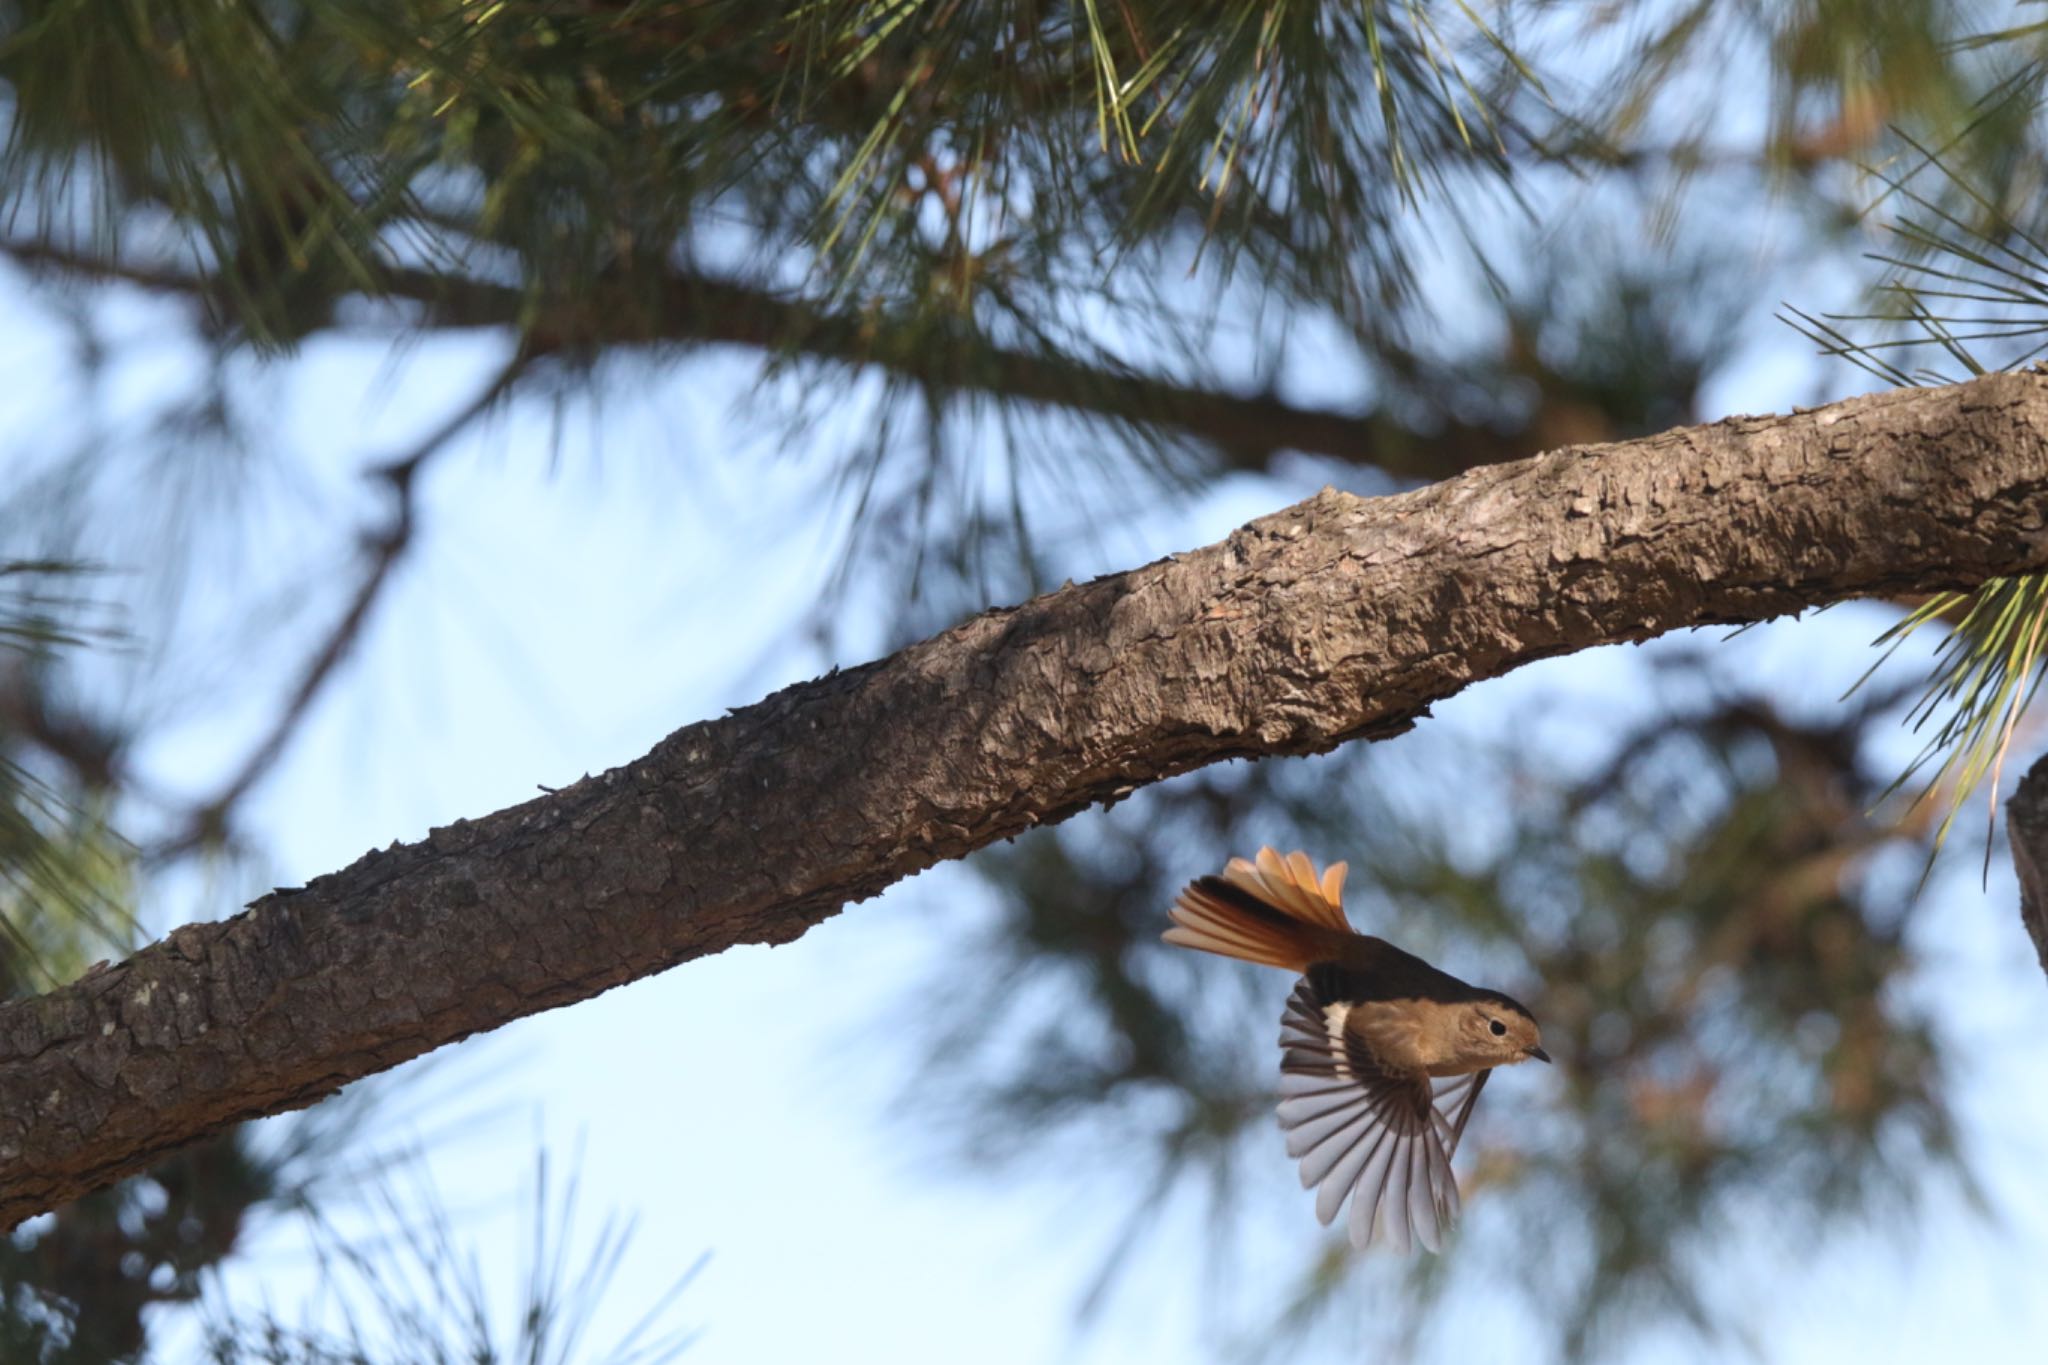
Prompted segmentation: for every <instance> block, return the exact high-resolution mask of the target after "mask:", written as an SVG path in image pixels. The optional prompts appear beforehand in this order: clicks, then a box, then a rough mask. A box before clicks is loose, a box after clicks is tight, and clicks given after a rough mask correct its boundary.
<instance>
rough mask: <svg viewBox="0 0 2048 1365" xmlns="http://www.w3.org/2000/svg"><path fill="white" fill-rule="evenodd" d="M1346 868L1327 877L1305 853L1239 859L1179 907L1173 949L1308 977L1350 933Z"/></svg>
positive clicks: (1264, 852) (1204, 880) (1170, 935)
mask: <svg viewBox="0 0 2048 1365" xmlns="http://www.w3.org/2000/svg"><path fill="white" fill-rule="evenodd" d="M1344 873H1345V865H1344V864H1343V863H1332V864H1330V866H1329V867H1328V868H1327V869H1325V870H1324V871H1323V873H1322V875H1321V876H1318V875H1317V874H1316V869H1315V864H1313V863H1311V862H1310V861H1309V858H1308V855H1307V854H1305V853H1295V854H1292V855H1290V856H1288V857H1286V858H1282V857H1281V856H1280V855H1279V854H1278V853H1276V852H1274V851H1273V850H1272V849H1270V848H1262V849H1260V850H1259V857H1258V861H1257V862H1252V861H1249V860H1247V859H1244V858H1232V859H1231V860H1230V865H1229V866H1228V867H1226V868H1225V869H1224V872H1223V875H1222V876H1220V877H1201V878H1198V879H1196V880H1195V881H1193V882H1191V883H1189V884H1188V887H1187V889H1186V890H1184V891H1182V892H1181V893H1180V896H1179V898H1178V899H1176V900H1175V901H1174V903H1173V909H1172V911H1171V912H1170V913H1171V915H1172V918H1173V927H1172V928H1171V929H1168V930H1167V931H1166V933H1165V935H1164V937H1165V939H1166V941H1167V942H1168V943H1177V944H1179V945H1181V946H1182V947H1185V948H1199V949H1201V950H1202V951H1204V952H1209V953H1220V954H1221V955H1222V956H1224V957H1234V958H1239V959H1241V960H1243V961H1245V962H1258V963H1262V964H1264V965H1266V966H1269V967H1285V968H1288V969H1289V970H1292V971H1303V970H1305V969H1306V968H1307V967H1308V965H1309V964H1310V963H1311V962H1315V961H1317V960H1319V959H1321V958H1324V957H1327V956H1329V955H1330V954H1331V952H1332V951H1333V946H1334V945H1335V944H1336V943H1337V942H1339V941H1340V940H1341V938H1342V937H1343V936H1344V935H1347V934H1349V933H1350V932H1351V923H1350V921H1349V920H1347V919H1345V917H1344V899H1343V898H1344Z"/></svg>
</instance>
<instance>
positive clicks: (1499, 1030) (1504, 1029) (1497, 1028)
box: [1486, 1019, 1508, 1038]
mask: <svg viewBox="0 0 2048 1365" xmlns="http://www.w3.org/2000/svg"><path fill="white" fill-rule="evenodd" d="M1486 1026H1487V1027H1488V1028H1490V1029H1492V1030H1493V1036H1494V1037H1496V1038H1505V1037H1507V1036H1508V1026H1507V1025H1506V1024H1503V1023H1502V1022H1501V1021H1500V1020H1498V1019H1489V1020H1487V1021H1486Z"/></svg>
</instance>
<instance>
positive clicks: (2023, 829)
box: [2005, 755, 2048, 972]
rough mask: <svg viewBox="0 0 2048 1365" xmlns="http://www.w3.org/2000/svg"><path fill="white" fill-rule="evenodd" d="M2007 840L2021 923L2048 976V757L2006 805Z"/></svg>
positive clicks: (2039, 761)
mask: <svg viewBox="0 0 2048 1365" xmlns="http://www.w3.org/2000/svg"><path fill="white" fill-rule="evenodd" d="M2005 837H2006V838H2007V839H2008V840H2009V841H2010V842H2011V843H2012V865H2013V870H2014V871H2016V872H2018V873H2019V878H2020V923H2021V924H2023V925H2025V926H2026V929H2027V937H2029V938H2031V939H2033V940H2034V952H2035V954H2036V955H2037V956H2038V957H2039V958H2040V959H2041V970H2042V971H2044V972H2048V755H2044V756H2043V757H2041V758H2038V759H2035V760H2034V766H2033V767H2031V768H2029V769H2027V775H2026V776H2025V777H2023V778H2021V779H2020V785H2019V787H2018V788H2017V789H2016V790H2014V792H2013V794H2012V798H2011V799H2010V800H2008V801H2007V802H2006V803H2005Z"/></svg>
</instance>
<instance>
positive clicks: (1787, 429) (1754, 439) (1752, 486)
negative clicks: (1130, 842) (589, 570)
mask: <svg viewBox="0 0 2048 1365" xmlns="http://www.w3.org/2000/svg"><path fill="white" fill-rule="evenodd" d="M2044 518H2048V381H2044V380H2043V379H2042V378H2040V377H2037V376H2034V375H2000V376H1993V377H1990V378H1986V379H1980V380H1977V381H1974V382H1972V383H1969V384H1964V385H1958V386H1955V387H1951V388H1945V389H1933V390H1914V391H1902V392H1897V393H1889V394H1880V395H1876V396H1872V397H1868V398H1859V399H1853V400H1850V401H1848V402H1845V403H1839V404H1835V405H1832V406H1829V407H1826V408H1820V409H1817V410H1814V411H1811V412H1804V413H1795V414H1793V415H1791V416H1786V417H1765V418H1748V417H1744V418H1733V419H1730V420H1728V421H1724V422H1720V423H1716V424H1714V425H1711V426H1704V427H1694V428H1686V429H1682V430H1678V431H1672V432H1667V433H1665V434H1663V435H1661V436H1656V437H1651V438H1648V439H1645V440H1638V441H1630V442H1625V443H1619V444H1614V445H1605V446H1589V447H1574V448H1568V449H1565V450H1561V451H1557V452H1553V453H1551V454H1547V455H1542V456H1538V457H1536V458H1534V459H1528V460H1522V461H1519V462H1515V463H1512V464H1504V465H1496V466H1491V467H1487V468H1482V469H1477V470H1474V471H1471V472H1469V473H1466V474H1463V475H1461V476H1459V477H1457V478H1454V479H1451V480H1448V481H1446V482H1444V483H1440V484H1436V485H1434V486H1432V487H1429V488H1425V489H1422V490H1420V491H1417V492H1414V493H1408V494H1403V495H1401V496H1398V497H1390V498H1378V499H1369V500H1368V499H1360V498H1355V497H1351V496H1348V495H1345V494H1340V493H1336V492H1331V491H1327V490H1326V491H1325V492H1323V493H1321V494H1318V495H1317V496H1315V497H1313V498H1310V499H1309V500H1307V501H1306V502H1303V503H1300V504H1298V505H1296V506H1294V507H1291V508H1288V509H1286V510H1285V511H1282V512H1278V513H1275V514H1273V515H1272V516H1268V517H1264V518H1262V519H1260V520H1258V521H1255V522H1253V523H1251V524H1250V525H1248V526H1245V527H1243V528H1242V529H1240V530H1238V531H1236V532H1235V533H1233V534H1232V535H1231V536H1229V537H1228V538H1227V539H1225V540H1224V541H1222V542H1221V543H1219V544H1216V545H1211V546H1207V547H1205V548H1203V549H1200V550H1196V551H1193V552H1191V553H1188V554H1184V555H1176V556H1173V557H1171V558H1169V559H1165V560H1162V561H1160V562H1158V563H1155V564H1150V565H1147V566H1145V567H1143V568H1140V569H1134V570H1132V571H1130V572H1127V573H1120V574H1114V575H1111V576H1109V577H1106V578H1101V579H1097V580H1096V581H1094V582H1092V583H1087V584H1081V585H1078V586H1069V587H1066V588H1063V589H1061V590H1060V591H1058V592H1054V593H1049V594H1047V595H1045V596H1043V597H1040V598H1037V599H1035V600H1033V601H1030V602H1027V603H1025V604H1023V605H1022V606H1019V607H1014V608H1010V609H1006V610H1000V611H990V612H986V613H984V614H982V615H980V616H977V617H974V618H972V619H971V620H968V621H966V622H964V623H962V624H961V625H959V626H957V627H955V628H953V629H952V630H949V631H947V632H945V633H944V634H942V635H939V636H936V637H934V638H932V639H930V640H927V641H925V642H923V643H921V644H918V645H914V646H912V647H911V648H909V649H906V650H903V651H902V652H901V653H898V654H896V655H893V656H891V657H890V658H887V659H884V660H881V661H879V662H877V663H873V664H869V665H866V666H864V667H861V668H856V669H849V670H846V671H843V672H835V673H833V674H831V675H829V676H827V677H823V678H819V679H816V680H814V681H812V682H808V683H803V684H800V685H798V686H795V687H790V688H787V689H785V690H783V691H781V692H779V693H776V694H775V695H774V696H771V697H769V698H767V699H766V700H764V701H762V702H760V703H758V704H756V705H753V706H750V707H747V708H745V709H743V710H740V711H736V712H734V713H733V714H731V715H729V716H727V717H725V718H723V719H719V720H713V721H705V722H701V723H699V724H696V725H691V726H688V727H686V728H684V729H682V730H679V731H677V732H676V733H675V734H673V735H671V736H669V737H668V738H667V739H665V740H663V741H662V742H661V743H660V744H658V745H657V746H655V748H654V749H653V751H652V752H650V753H648V754H647V755H646V756H645V757H644V758H641V759H639V760H637V761H635V762H633V763H630V764H628V765H626V766H625V767H623V768H619V769H615V770H613V771H611V772H608V773H605V774H603V775H601V776H598V777H593V778H586V779H585V780H583V781H581V782H579V783H577V784H576V785H574V786H572V787H568V788H566V789H564V790H562V791H560V792H557V793H553V794H551V795H548V796H545V797H543V798H541V799H539V800H535V801H529V802H527V803H525V804H524V805H520V806H515V807H513V808H511V809H509V810H503V811H499V812H498V813H496V814H494V815H490V816H486V817H484V818H483V819H481V820H476V821H459V822H457V823H456V824H455V825H453V826H451V827H449V828H445V829H437V830H434V831H432V832H431V833H430V834H429V835H428V837H427V838H426V839H424V840H422V841H420V842H418V843H415V844H408V845H396V844H394V845H393V846H392V847H390V848H389V849H386V850H384V851H382V852H373V853H370V854H367V855H365V856H364V857H363V858H362V859H360V860H359V861H357V862H356V863H354V864H353V865H351V866H349V867H347V868H344V869H342V870H341V871H339V872H336V873H333V874H331V875H329V876H325V877H321V878H319V879H317V880H315V881H314V882H313V883H312V884H311V885H309V886H306V887H304V888H302V889H298V890H294V891H288V892H283V891H281V892H274V893H272V894H271V895H269V896H266V897H264V898H263V899H262V900H260V901H257V902H256V903H255V904H254V905H252V906H250V907H249V909H248V910H246V911H245V912H243V913H242V914H240V915H237V916H235V917H234V918H232V919H229V920H226V921H224V922H221V923H213V924H193V925H186V926H184V927H183V928H180V929H178V930H176V931H174V932H173V933H171V934H170V935H169V937H167V938H165V939H164V940H162V941H161V942H158V943H156V944H153V945H151V946H150V947H148V948H145V949H143V950H142V951H141V952H139V953H137V954H135V955H134V956H133V957H131V958H129V959H128V960H127V961H125V962H122V963H120V964H118V965H116V966H113V967H111V968H108V969H106V970H104V971H100V972H96V973H94V974H93V975H91V976H88V977H87V978H85V979H83V980H81V981H78V982H75V983H73V984H72V985H70V986H67V987H64V988H62V989H60V990H56V991H53V992H51V993H49V994H48V995H45V996H41V997H38V998H35V999H31V1000H25V1001H20V1002H17V1003H15V1004H12V1005H9V1006H6V1007H5V1008H4V1009H0V1224H5V1225H12V1224H14V1223H16V1222H18V1221H19V1220H21V1219H22V1218H24V1217H27V1216H29V1215H31V1214H34V1213H36V1212H39V1211H41V1210H43V1209H47V1208H50V1207H52V1206H53V1205H55V1204H58V1203H61V1202H63V1201H65V1200H68V1199H71V1198H73V1197H75V1196H77V1195H79V1194H81V1193H83V1192H84V1191H86V1190H89V1189H92V1188H95V1187H97V1186H100V1185H104V1184H107V1183H109V1182H111V1181H113V1180H114V1179H116V1178H118V1177H120V1176H123V1175H126V1174H129V1173H131V1172H134V1171H138V1170H141V1169H143V1168H144V1167H146V1166H147V1165H148V1164H149V1163H150V1162H152V1161H153V1160H155V1159H156V1158H158V1157H160V1156H161V1155H163V1154H164V1153H166V1152H169V1151H171V1150H172V1149H174V1148H177V1147H180V1146H182V1145H184V1144H186V1143H188V1142H191V1141H193V1140H194V1139H196V1138H199V1137H202V1136H204V1135H206V1134H208V1133H212V1132H215V1131H217V1130H219V1129H220V1128H222V1127H224V1126H225V1125H228V1124H230V1123H234V1122H237V1121H240V1120H243V1119H250V1118H255V1117H258V1116H260V1115H264V1114H274V1113H278V1112H280V1111H283V1110H287V1109H291V1108H295V1107H298V1106H302V1105H306V1104H310V1103H312V1102H313V1101H315V1100H317V1099H320V1098H321V1097H322V1096H324V1095H327V1094H329V1093H331V1092H333V1091H334V1090H335V1089H337V1088H338V1087H340V1086H342V1085H345V1084H346V1083H348V1082H349V1081H351V1080H355V1079H358V1078H360V1077H363V1076H367V1075H370V1074H372V1073H374V1072H377V1071H381V1070H383V1069H385V1068H388V1067H391V1066H395V1065H397V1064H398V1063H400V1062H402V1061H405V1060H406V1059H408V1058H411V1057H415V1056H418V1055H419V1054H421V1053H423V1052H426V1051H428V1050H430V1049H432V1048H435V1047H438V1046H440V1045H442V1044H444V1043H449V1042H453V1041H455V1040H456V1039H458V1038H462V1037H466V1036H467V1035H469V1034H472V1033H476V1032H480V1031H482V1030H485V1029H490V1028H495V1027H497V1026H498V1025H501V1024H504V1023H506V1022H508V1021H510V1020H512V1019H515V1018H519V1017H521V1016H523V1015H527V1014H532V1013H535V1012H537V1011H539V1010H543V1009H549V1008H552V1007H554V1006H557V1005H566V1004H569V1003H571V1002H573V1001H576V1000H582V999H586V998H588V997H590V996H592V995H595V994H597V993H598V992H600V991H602V990H605V989H607V988H608V987H611V986H616V985H619V984H621V983H623V982H627V981H631V980H634V979H636V978H638V977H642V976H646V975H649V974H651V973H653V972H657V971H660V970H662V969H664V968H667V967H671V966H674V965H675V964H677V963H679V962H684V961H687V960H689V959H690V958H693V957H699V956H702V955H704V954H708V953H715V952H718V951H720V950H722V949H724V948H727V947H730V946H732V945H733V944H736V943H782V942H787V941H789V940H791V939H794V938H796V937H797V936H798V935H800V934H802V933H803V932H804V931H805V930H806V929H808V928H809V927H810V926H811V925H813V924H816V923H817V922H818V921H820V920H822V919H824V918H825V917H827V916H829V915H831V914H833V913H834V912H836V911H837V910H838V909H839V908H840V907H841V906H843V905H845V904H846V903H847V902H848V901H852V900H858V899H861V898H863V897H866V896H871V895H874V894H875V893H876V892H878V891H880V890H881V889H882V888H884V887H885V886H888V885H889V884H890V883H892V882H895V881H897V880H900V879H901V878H903V877H906V876H909V875H910V874H912V873H914V872H916V871H918V870H920V869H922V868H925V867H928V866H930V865H931V864H933V863H935V862H937V861H939V860H940V859H944V858H957V857H959V856H961V855H963V854H965V853H967V852H969V851H971V850H973V849H976V848H979V847H981V846H983V845H985V844H988V843H991V842H993V841H995V840H997V839H1003V838H1007V837H1009V836H1012V835H1015V834H1018V833H1020V832H1022V831H1024V830H1026V829H1029V828H1030V827H1031V826H1033V825H1037V824H1044V823H1048V822H1051V821H1055V820H1060V819H1064V818H1065V817H1067V816H1069V815H1072V814H1074V813H1075V812H1076V811H1079V810H1082V809H1085V808H1086V807H1088V806H1090V805H1092V804H1094V803H1096V802H1100V801H1105V800H1110V799H1114V798H1116V797H1118V796H1121V795H1123V794H1125V793H1128V792H1130V791H1131V790H1133V789H1134V788H1136V787H1139V786H1142V785H1144V784H1145V783H1148V782H1154V781H1157V780H1159V779H1160V778H1163V777H1167V776H1170V775H1172V774H1175V773H1180V772H1186V771H1188V770H1189V769H1192V768H1196V767H1200V766H1202V765H1204V764H1208V763H1214V762H1217V761H1219V760H1222V759H1228V758H1239V757H1252V756H1259V755H1269V754H1305V753H1315V752H1319V751H1322V750H1326V749H1329V748H1332V747H1334V746H1335V745H1337V744H1340V743H1342V742H1344V741H1345V740H1348V739H1355V738H1361V737H1377V736H1382V735H1388V734H1393V733H1396V732H1398V731H1400V730H1403V729H1406V728H1407V727H1409V726H1410V725H1412V724H1413V723H1414V722H1415V720H1416V719H1417V718H1418V717H1420V716H1422V715H1424V714H1425V713H1426V710H1427V708H1428V706H1429V705H1430V704H1431V703H1432V702H1434V701H1437V700H1438V699H1440V698H1444V697H1448V696H1450V695H1452V694H1453V693H1455V692H1458V691H1459V690H1461V689H1462V688H1464V687H1465V686H1466V685H1467V684H1469V683H1472V682H1474V681H1477V680H1479V679H1481V678H1489V677H1494V676H1496V675H1498V674H1501V673H1504V672H1506V671H1508V670H1509V669H1511V668H1514V667H1516V666H1517V665H1520V664H1523V663H1526V662H1529V661H1530V660H1533V659H1539V658H1543V657H1546V656H1549V655H1554V654H1562V653H1566V652H1568V651H1571V650H1576V649H1582V648H1585V647H1587V646H1590V645H1597V644H1608V643H1612V642H1615V641H1621V640H1644V639H1648V638H1649V637H1651V636H1653V635H1657V634H1660V633H1662V632H1664V631H1668V630H1673V629H1677V628H1680V627H1685V626H1697V625H1706V624H1731V623H1740V622H1747V621H1758V620H1763V619H1766V618H1768V617H1773V616H1779V615H1783V614H1784V613H1787V612H1795V611H1798V610H1800V609H1802V608H1805V607H1811V606H1818V605H1820V604H1823V603H1826V602H1833V601H1838V600H1841V599H1843V598H1849V597H1859V596H1870V595H1896V594H1901V593H1908V592H1929V591H1933V590H1936V589H1941V588H1961V587H1968V586H1971V585H1973V584H1975V583H1978V582H1981V581H1982V580H1983V579H1985V578H1987V577H1991V576H1993V575H1998V574H2009V573H2015V572H2019V571H2023V570H2030V569H2036V568H2040V567H2043V566H2044V565H2048V526H2044Z"/></svg>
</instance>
